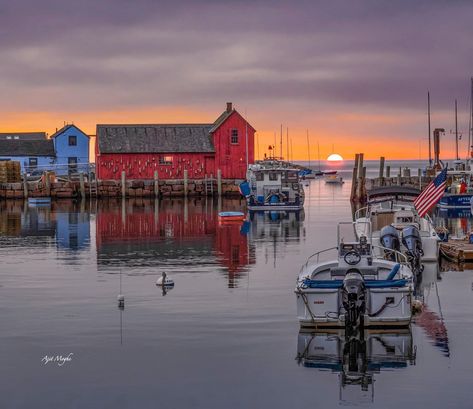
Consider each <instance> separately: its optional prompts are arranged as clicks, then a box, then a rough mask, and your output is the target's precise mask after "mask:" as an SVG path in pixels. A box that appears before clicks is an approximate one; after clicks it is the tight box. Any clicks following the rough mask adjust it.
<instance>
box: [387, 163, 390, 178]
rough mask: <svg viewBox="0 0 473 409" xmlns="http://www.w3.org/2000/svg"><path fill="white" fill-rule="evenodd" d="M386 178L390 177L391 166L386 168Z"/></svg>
mask: <svg viewBox="0 0 473 409" xmlns="http://www.w3.org/2000/svg"><path fill="white" fill-rule="evenodd" d="M386 177H387V178H390V177H391V166H386Z"/></svg>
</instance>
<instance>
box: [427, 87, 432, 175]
mask: <svg viewBox="0 0 473 409" xmlns="http://www.w3.org/2000/svg"><path fill="white" fill-rule="evenodd" d="M427 115H428V123H429V130H428V133H429V135H428V137H429V166H432V144H431V141H430V91H427Z"/></svg>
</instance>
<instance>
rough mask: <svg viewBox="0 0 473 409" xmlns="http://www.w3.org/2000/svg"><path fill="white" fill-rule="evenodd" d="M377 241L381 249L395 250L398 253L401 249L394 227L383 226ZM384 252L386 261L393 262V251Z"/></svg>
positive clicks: (394, 257)
mask: <svg viewBox="0 0 473 409" xmlns="http://www.w3.org/2000/svg"><path fill="white" fill-rule="evenodd" d="M379 241H380V242H381V245H382V246H383V247H386V248H387V249H389V250H396V251H399V249H400V248H401V243H400V241H399V233H398V232H397V229H396V228H395V227H394V226H391V225H389V226H384V227H383V228H382V229H381V232H380V235H379ZM389 250H384V255H385V257H386V258H387V259H388V260H393V261H395V259H396V254H395V253H394V251H389Z"/></svg>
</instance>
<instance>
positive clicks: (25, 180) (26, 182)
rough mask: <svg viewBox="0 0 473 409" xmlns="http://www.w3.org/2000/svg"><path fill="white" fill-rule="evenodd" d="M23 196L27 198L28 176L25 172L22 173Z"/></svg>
mask: <svg viewBox="0 0 473 409" xmlns="http://www.w3.org/2000/svg"><path fill="white" fill-rule="evenodd" d="M23 196H24V198H25V199H28V177H27V176H26V172H25V173H23Z"/></svg>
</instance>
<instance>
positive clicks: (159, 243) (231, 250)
mask: <svg viewBox="0 0 473 409" xmlns="http://www.w3.org/2000/svg"><path fill="white" fill-rule="evenodd" d="M222 207H223V209H224V210H240V209H241V207H242V204H241V203H240V201H239V200H226V201H224V202H223V205H222ZM96 223H97V239H96V240H97V253H98V257H99V264H100V262H105V263H106V262H107V258H110V259H116V258H117V256H118V257H120V258H121V259H122V260H121V261H122V262H124V263H126V264H130V263H131V264H133V262H134V260H136V258H135V256H136V254H137V253H139V254H140V257H141V258H143V257H146V256H147V255H146V252H148V253H149V254H148V256H149V257H148V264H149V263H150V262H151V263H152V259H151V258H152V257H154V258H158V259H160V260H156V262H162V261H166V262H167V263H170V261H169V260H171V263H172V264H176V265H179V263H182V264H184V265H185V264H191V263H194V264H195V262H196V261H195V258H196V257H199V255H200V256H201V259H200V261H201V263H202V264H204V265H205V264H210V265H211V264H215V263H217V264H218V265H220V266H223V267H224V271H225V273H226V274H228V280H229V283H228V285H229V287H234V286H235V284H236V281H237V280H238V278H239V277H240V276H241V275H242V274H243V273H244V272H246V270H247V266H248V265H250V264H254V262H255V259H254V251H251V250H250V247H249V243H248V237H247V236H246V235H245V234H242V233H241V232H240V230H241V225H242V223H241V222H240V223H231V224H220V223H219V221H218V210H217V206H216V203H213V202H212V200H205V199H204V200H190V201H185V200H161V201H154V200H147V199H135V200H133V199H131V200H126V201H124V202H122V201H102V202H99V207H98V209H97V219H96ZM160 250H162V252H161V253H160V252H159V251H160ZM156 252H158V253H156ZM191 255H192V260H191ZM186 257H188V260H186ZM164 259H166V260H164ZM173 259H175V261H173ZM201 263H199V264H201Z"/></svg>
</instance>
